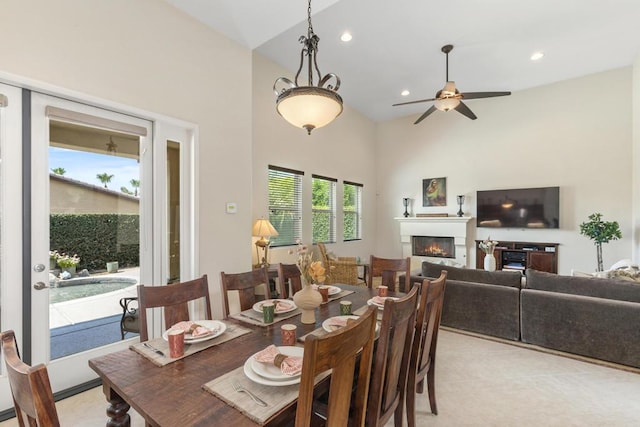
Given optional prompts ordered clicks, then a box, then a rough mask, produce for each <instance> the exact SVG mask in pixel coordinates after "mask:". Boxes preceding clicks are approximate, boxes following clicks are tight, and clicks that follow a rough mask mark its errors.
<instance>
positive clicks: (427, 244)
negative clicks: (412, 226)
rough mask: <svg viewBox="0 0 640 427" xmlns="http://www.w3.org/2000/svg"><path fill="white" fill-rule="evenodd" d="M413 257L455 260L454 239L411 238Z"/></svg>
mask: <svg viewBox="0 0 640 427" xmlns="http://www.w3.org/2000/svg"><path fill="white" fill-rule="evenodd" d="M411 246H412V248H413V250H412V253H411V255H413V256H428V257H433V258H455V257H456V246H455V239H454V238H453V237H438V236H411Z"/></svg>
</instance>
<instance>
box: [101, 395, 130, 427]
mask: <svg viewBox="0 0 640 427" xmlns="http://www.w3.org/2000/svg"><path fill="white" fill-rule="evenodd" d="M102 389H103V392H104V395H105V396H106V398H107V401H108V402H109V407H107V416H108V417H109V420H108V421H107V427H130V426H131V417H130V416H129V414H128V413H127V412H128V411H129V408H130V406H129V404H128V403H127V402H125V401H124V399H122V397H120V395H119V394H118V393H116V392H115V391H113V389H112V388H111V387H109V386H108V385H107V384H103V386H102Z"/></svg>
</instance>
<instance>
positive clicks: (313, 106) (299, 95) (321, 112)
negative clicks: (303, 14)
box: [273, 0, 342, 135]
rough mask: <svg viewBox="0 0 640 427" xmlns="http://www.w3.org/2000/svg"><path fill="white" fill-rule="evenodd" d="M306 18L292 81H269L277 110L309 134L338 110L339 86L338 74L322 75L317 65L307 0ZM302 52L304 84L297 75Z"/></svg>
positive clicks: (340, 111) (326, 121) (316, 38)
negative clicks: (306, 81)
mask: <svg viewBox="0 0 640 427" xmlns="http://www.w3.org/2000/svg"><path fill="white" fill-rule="evenodd" d="M307 20H308V22H309V28H308V30H307V36H306V37H305V36H300V43H302V45H303V47H302V51H301V52H300V66H299V67H298V72H297V73H296V77H295V81H293V82H292V81H291V80H289V79H288V78H286V77H280V78H278V79H277V80H276V81H275V83H274V84H273V91H274V92H275V94H276V95H277V99H276V109H277V111H278V114H280V115H281V116H282V117H283V118H284V119H285V120H286V121H288V122H289V123H291V124H292V125H294V126H296V127H301V128H304V129H306V130H307V134H309V135H311V131H312V130H314V129H316V128H320V127H322V126H325V125H328V124H329V123H331V122H332V121H333V120H334V119H335V118H336V117H338V116H339V115H340V113H342V98H341V97H340V95H338V93H337V92H338V89H339V88H340V78H339V77H338V76H337V75H335V74H333V73H329V74H327V75H325V76H322V74H321V73H320V69H319V68H318V63H317V60H316V58H317V55H318V42H319V41H320V38H319V37H318V36H317V35H316V34H315V33H314V32H313V26H312V25H311V0H309V7H308V8H307ZM305 56H306V57H307V68H308V70H307V78H308V84H307V86H300V85H299V84H298V77H299V76H300V72H301V71H302V68H303V67H304V62H305V61H304V59H305ZM314 70H315V73H316V74H317V81H318V83H317V85H314V83H313V81H314ZM332 78H334V79H335V85H331V84H329V81H330V80H331V79H332ZM282 86H284V87H282ZM325 86H326V87H325ZM279 87H280V89H279Z"/></svg>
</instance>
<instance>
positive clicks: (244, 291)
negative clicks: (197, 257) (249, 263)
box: [220, 267, 269, 318]
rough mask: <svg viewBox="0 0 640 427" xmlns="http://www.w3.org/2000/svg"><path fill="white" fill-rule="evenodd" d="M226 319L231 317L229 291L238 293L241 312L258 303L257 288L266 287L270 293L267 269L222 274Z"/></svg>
mask: <svg viewBox="0 0 640 427" xmlns="http://www.w3.org/2000/svg"><path fill="white" fill-rule="evenodd" d="M220 283H221V285H222V300H223V301H224V304H223V309H224V317H225V318H226V317H229V291H238V295H239V297H240V311H244V310H248V309H250V308H251V307H253V304H255V303H256V301H257V299H256V288H257V287H258V286H260V285H264V286H265V287H266V288H265V292H267V295H268V293H269V272H268V270H267V267H261V268H256V269H254V270H251V271H247V272H245V273H234V274H227V273H225V272H224V271H223V272H221V273H220Z"/></svg>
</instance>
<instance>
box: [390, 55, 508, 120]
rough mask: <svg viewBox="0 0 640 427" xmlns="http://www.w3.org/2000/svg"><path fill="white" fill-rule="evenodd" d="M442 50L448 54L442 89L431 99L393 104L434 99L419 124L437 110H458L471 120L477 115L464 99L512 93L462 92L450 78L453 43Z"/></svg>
mask: <svg viewBox="0 0 640 427" xmlns="http://www.w3.org/2000/svg"><path fill="white" fill-rule="evenodd" d="M441 50H442V52H443V53H444V54H445V55H446V83H445V85H444V87H443V88H442V90H439V91H438V92H437V93H436V96H435V97H434V98H430V99H420V100H418V101H409V102H402V103H399V104H393V106H394V107H396V106H399V105H408V104H417V103H420V102H429V101H434V103H433V105H432V106H431V107H429V109H428V110H427V111H425V112H424V113H422V115H421V116H420V117H418V119H417V120H416V121H415V122H414V123H413V124H414V125H417V124H418V123H420V122H421V121H422V120H424V119H425V118H427V117H428V116H429V115H431V113H433V112H434V111H436V110H439V111H444V112H447V111H451V110H456V111H457V112H459V113H460V114H462V115H463V116H466V117H468V118H469V119H471V120H475V119H477V116H476V115H475V114H474V113H473V111H471V109H470V108H469V107H467V105H466V104H465V103H464V102H462V100H463V99H480V98H493V97H496V96H507V95H511V92H467V93H460V91H459V90H458V89H457V88H456V83H455V82H454V81H451V80H449V52H451V51H452V50H453V45H451V44H447V45H444V46H442V49H441Z"/></svg>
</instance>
